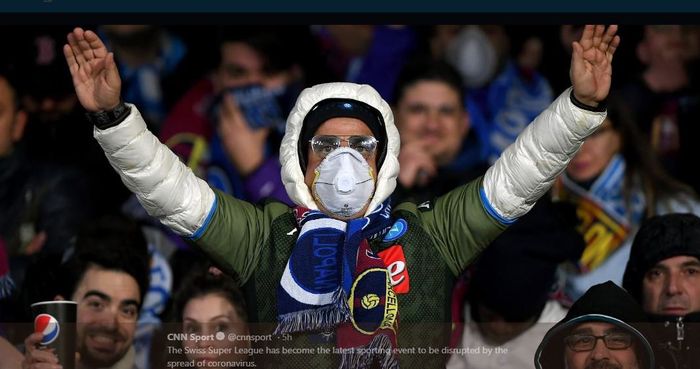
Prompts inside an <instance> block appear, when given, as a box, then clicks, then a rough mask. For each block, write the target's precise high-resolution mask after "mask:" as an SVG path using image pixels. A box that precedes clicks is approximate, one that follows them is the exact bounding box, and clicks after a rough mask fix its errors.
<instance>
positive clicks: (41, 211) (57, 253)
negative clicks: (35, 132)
mask: <svg viewBox="0 0 700 369" xmlns="http://www.w3.org/2000/svg"><path fill="white" fill-rule="evenodd" d="M16 86H19V84H18V83H17V82H15V81H14V76H13V75H12V74H10V73H8V72H1V71H0V238H2V239H3V240H4V242H5V246H6V248H7V252H8V254H9V257H10V272H11V273H12V274H11V275H12V279H13V280H14V281H15V283H17V285H18V286H21V285H22V280H23V277H24V268H25V265H26V263H27V262H28V261H29V259H30V257H31V256H32V255H44V256H45V255H53V256H54V257H57V258H61V255H62V254H63V252H64V250H66V249H67V248H68V247H69V246H71V244H72V242H73V237H74V236H75V233H76V231H77V228H78V226H79V225H80V222H81V221H82V220H83V219H84V217H85V215H86V214H87V212H88V209H87V207H88V206H89V204H87V203H86V202H85V201H83V196H84V194H85V192H86V184H85V182H84V181H83V178H82V175H80V173H79V172H77V171H75V170H72V169H68V168H63V167H59V166H56V165H51V164H50V163H46V162H43V161H37V160H31V159H29V158H28V157H27V155H26V152H25V150H24V148H23V147H22V145H20V140H21V139H22V137H23V134H24V127H25V124H26V123H27V114H26V112H24V111H23V110H22V109H21V108H20V104H19V96H20V95H21V92H20V91H19V90H18V89H17V87H16ZM20 288H21V287H20Z"/></svg>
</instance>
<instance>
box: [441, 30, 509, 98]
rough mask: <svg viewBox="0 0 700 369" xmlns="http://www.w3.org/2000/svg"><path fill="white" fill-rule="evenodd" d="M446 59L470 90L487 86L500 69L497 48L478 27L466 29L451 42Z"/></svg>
mask: <svg viewBox="0 0 700 369" xmlns="http://www.w3.org/2000/svg"><path fill="white" fill-rule="evenodd" d="M446 57H447V61H448V62H449V63H450V64H452V66H453V67H455V68H456V69H457V70H458V71H459V74H461V75H462V78H463V79H464V85H465V86H467V87H469V88H478V87H481V86H483V85H485V84H486V83H487V82H489V81H490V80H491V78H492V77H493V76H494V74H495V73H496V67H498V65H497V64H498V60H497V58H496V48H495V47H494V46H493V44H492V43H491V41H490V40H489V38H488V37H487V36H486V35H485V34H484V32H483V31H482V30H481V29H480V28H479V27H476V26H468V27H465V28H464V29H462V31H461V32H459V34H458V35H457V36H456V37H455V38H454V39H452V41H450V43H449V45H448V47H447V55H446Z"/></svg>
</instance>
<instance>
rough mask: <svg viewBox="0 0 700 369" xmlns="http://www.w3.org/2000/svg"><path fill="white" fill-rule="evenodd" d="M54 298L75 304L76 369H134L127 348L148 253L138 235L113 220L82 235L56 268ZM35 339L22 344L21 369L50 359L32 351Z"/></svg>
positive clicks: (134, 227) (130, 225)
mask: <svg viewBox="0 0 700 369" xmlns="http://www.w3.org/2000/svg"><path fill="white" fill-rule="evenodd" d="M60 268H61V269H60V270H61V272H60V273H59V274H58V276H59V277H60V278H59V281H58V282H59V283H58V285H56V284H55V283H54V286H55V287H56V290H55V292H56V298H57V299H63V298H65V297H70V300H73V301H76V302H77V303H78V314H77V318H78V319H77V339H78V342H77V349H78V352H79V353H80V357H79V361H78V366H77V367H80V368H114V369H116V368H136V366H135V365H134V360H135V350H134V348H133V346H132V343H133V340H134V333H135V330H136V321H137V319H138V315H139V308H140V307H141V304H142V301H143V297H144V294H145V292H146V290H147V288H148V253H147V249H146V242H145V239H144V238H143V234H142V233H141V229H140V228H139V227H138V226H137V225H135V224H133V223H129V222H127V221H120V220H119V219H118V218H102V219H99V220H97V221H95V222H93V223H91V224H89V225H88V226H87V227H86V228H85V229H83V230H82V231H81V233H80V234H79V236H78V239H77V242H76V247H75V252H74V254H73V255H72V256H71V257H70V258H69V259H68V260H67V261H66V262H65V263H64V264H63V265H61V267H60ZM40 341H41V334H40V333H33V334H31V335H30V336H29V337H27V339H26V340H25V349H26V353H25V358H24V362H23V368H39V367H42V365H45V364H42V363H48V362H53V363H55V357H52V356H51V355H46V352H45V351H42V350H39V349H38V348H37V345H38V343H39V342H40Z"/></svg>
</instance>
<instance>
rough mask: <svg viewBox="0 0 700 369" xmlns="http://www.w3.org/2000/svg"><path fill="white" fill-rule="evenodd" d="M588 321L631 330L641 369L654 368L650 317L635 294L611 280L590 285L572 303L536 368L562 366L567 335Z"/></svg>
mask: <svg viewBox="0 0 700 369" xmlns="http://www.w3.org/2000/svg"><path fill="white" fill-rule="evenodd" d="M585 322H603V323H610V324H613V325H616V326H618V327H620V328H622V329H624V330H626V331H627V332H629V333H631V334H632V335H633V336H634V337H635V338H636V342H637V347H636V349H637V361H638V362H639V363H640V366H639V367H640V369H651V368H653V367H654V352H653V350H652V348H651V345H650V344H649V340H648V339H647V338H646V337H647V336H648V335H649V333H648V332H649V327H648V323H647V322H648V320H647V317H646V315H645V314H644V311H642V308H641V307H640V306H639V304H637V302H636V301H634V299H633V298H632V296H630V295H629V294H628V293H627V292H625V290H623V289H622V288H621V287H619V286H618V285H616V284H615V283H613V282H611V281H607V282H605V283H601V284H597V285H595V286H593V287H591V288H589V289H588V291H586V293H585V294H583V296H581V298H579V299H578V300H577V301H576V302H575V303H574V304H573V305H572V306H571V309H569V312H568V313H567V314H566V317H564V319H562V320H561V321H559V323H557V324H555V325H554V327H552V329H550V330H549V331H548V332H547V334H546V335H545V336H544V338H543V339H542V343H540V346H539V347H538V348H537V351H536V352H535V367H536V368H538V369H553V368H561V367H562V366H563V360H564V350H565V346H564V337H566V336H567V335H568V334H569V332H571V330H572V329H574V328H575V327H577V326H578V325H579V324H582V323H585Z"/></svg>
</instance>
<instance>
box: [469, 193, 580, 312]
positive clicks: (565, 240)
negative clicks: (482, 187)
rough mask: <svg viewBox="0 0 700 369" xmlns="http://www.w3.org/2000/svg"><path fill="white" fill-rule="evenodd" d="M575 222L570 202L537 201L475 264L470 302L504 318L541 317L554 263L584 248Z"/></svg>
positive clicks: (572, 255) (550, 289)
mask: <svg viewBox="0 0 700 369" xmlns="http://www.w3.org/2000/svg"><path fill="white" fill-rule="evenodd" d="M576 221H577V220H576V214H575V210H574V208H573V207H571V206H569V204H564V203H557V204H553V203H551V201H548V200H547V199H541V200H540V201H538V202H537V204H536V205H535V207H534V208H533V209H532V210H531V211H530V212H529V213H528V214H527V215H525V216H523V217H522V218H520V219H519V220H518V221H517V222H516V223H515V224H513V225H512V226H511V227H510V228H508V229H506V230H505V231H504V232H503V233H502V234H501V235H500V236H499V237H498V238H496V240H494V241H493V242H492V243H491V245H489V247H487V248H486V250H485V251H484V253H483V254H482V256H481V257H480V258H479V260H478V261H477V263H476V264H475V267H474V274H473V279H472V282H471V285H470V286H471V287H470V292H469V298H470V304H471V305H472V306H474V304H475V303H479V304H482V305H484V306H485V307H487V308H488V309H489V310H492V311H494V312H496V313H498V314H499V315H501V316H502V317H503V318H504V319H506V320H507V321H513V322H519V321H526V320H528V319H530V318H532V317H537V316H539V314H540V313H541V312H542V309H543V308H544V306H545V304H546V303H547V299H548V298H549V294H550V292H551V291H552V287H553V285H554V281H555V273H556V268H557V266H558V265H559V264H560V263H562V262H564V261H566V260H576V259H578V258H579V257H580V255H581V253H582V252H583V248H584V242H583V238H582V237H581V235H580V234H579V233H578V232H577V231H576V230H575V228H574V226H575V224H576ZM472 311H473V312H476V311H477V309H472ZM475 318H476V319H477V320H480V319H479V318H478V317H477V316H475Z"/></svg>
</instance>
